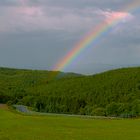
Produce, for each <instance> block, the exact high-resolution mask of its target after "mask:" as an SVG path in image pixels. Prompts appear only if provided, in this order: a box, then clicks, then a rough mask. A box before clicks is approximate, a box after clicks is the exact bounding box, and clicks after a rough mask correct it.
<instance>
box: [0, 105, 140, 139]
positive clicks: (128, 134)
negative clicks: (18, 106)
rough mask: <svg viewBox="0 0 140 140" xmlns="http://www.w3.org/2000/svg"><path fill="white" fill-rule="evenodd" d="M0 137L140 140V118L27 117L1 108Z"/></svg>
mask: <svg viewBox="0 0 140 140" xmlns="http://www.w3.org/2000/svg"><path fill="white" fill-rule="evenodd" d="M0 140H140V120H139V119H119V120H109V119H108V120H106V119H105V120H104V119H89V118H80V117H66V116H25V115H20V114H17V113H16V112H14V113H13V112H11V111H10V110H7V109H5V108H0Z"/></svg>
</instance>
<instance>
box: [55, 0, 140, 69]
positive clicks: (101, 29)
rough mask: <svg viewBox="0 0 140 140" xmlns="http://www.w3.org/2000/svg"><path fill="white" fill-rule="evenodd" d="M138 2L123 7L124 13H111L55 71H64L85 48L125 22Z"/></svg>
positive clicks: (79, 43) (57, 65) (136, 7)
mask: <svg viewBox="0 0 140 140" xmlns="http://www.w3.org/2000/svg"><path fill="white" fill-rule="evenodd" d="M139 5H140V2H138V0H136V1H133V3H131V4H129V5H127V6H125V8H123V10H122V11H124V12H112V14H111V15H108V17H107V18H106V19H105V20H104V21H103V22H102V23H101V24H99V25H98V26H96V27H94V28H93V30H92V31H91V32H90V33H88V34H87V35H86V36H85V37H84V38H82V39H81V40H80V41H79V42H78V43H77V44H76V45H75V46H74V47H73V49H72V50H71V51H69V52H68V53H67V54H66V55H65V57H63V58H62V59H61V60H60V61H58V63H57V64H56V65H55V66H54V68H53V70H55V71H64V70H65V68H66V67H67V66H68V65H70V64H71V63H72V62H73V61H74V60H75V59H76V58H77V57H78V56H79V55H80V54H81V53H82V52H83V51H84V50H85V49H86V48H88V47H93V46H95V44H97V42H99V40H100V38H102V37H104V36H105V35H106V34H107V33H109V32H110V30H112V28H114V27H115V26H116V25H118V24H119V23H120V22H122V21H123V20H125V18H127V17H128V16H129V15H130V14H128V13H133V12H135V11H136V9H138V8H139Z"/></svg>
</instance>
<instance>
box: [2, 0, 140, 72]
mask: <svg viewBox="0 0 140 140" xmlns="http://www.w3.org/2000/svg"><path fill="white" fill-rule="evenodd" d="M136 6H137V7H136ZM139 6H140V2H139V0H134V1H133V2H132V0H123V1H122V0H101V1H100V0H0V66H3V67H15V68H30V69H46V70H51V69H53V67H54V66H55V65H56V64H57V63H58V62H59V61H60V60H61V59H62V58H63V57H64V56H65V55H66V54H67V53H68V52H69V51H70V50H71V49H72V48H74V46H75V44H76V43H77V42H79V40H81V39H82V38H83V37H84V36H85V35H86V34H87V33H89V32H90V31H91V30H93V29H94V28H95V27H97V25H99V24H101V23H102V22H103V21H105V20H107V19H108V18H111V17H116V15H118V14H119V15H125V18H123V20H122V21H121V22H120V23H119V24H117V25H116V26H115V27H113V28H112V29H111V31H110V32H108V33H107V34H106V35H105V36H103V37H102V38H99V40H98V43H97V44H96V46H95V45H93V46H90V47H88V48H87V49H85V50H84V51H83V52H82V53H81V54H79V55H78V57H77V58H75V59H74V61H73V62H72V63H71V64H69V65H68V66H67V67H66V68H65V69H64V71H72V72H77V73H85V74H92V73H95V72H100V71H104V70H106V69H112V68H118V67H122V66H124V67H127V66H134V65H140V61H139V60H140V10H139V8H138V7H139ZM130 7H131V8H130ZM128 9H129V10H128Z"/></svg>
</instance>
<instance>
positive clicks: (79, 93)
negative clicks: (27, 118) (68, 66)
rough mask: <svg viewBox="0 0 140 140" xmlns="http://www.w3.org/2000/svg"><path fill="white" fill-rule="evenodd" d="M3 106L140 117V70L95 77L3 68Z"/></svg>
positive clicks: (0, 74) (0, 87) (0, 81)
mask: <svg viewBox="0 0 140 140" xmlns="http://www.w3.org/2000/svg"><path fill="white" fill-rule="evenodd" d="M56 75H57V76H56ZM0 102H1V103H6V102H8V104H24V105H27V106H31V107H33V108H34V109H35V110H37V111H42V112H55V113H70V114H85V115H100V116H102V115H105V116H122V117H128V116H140V67H137V68H124V69H118V70H112V71H108V72H104V73H101V74H97V75H93V76H82V75H77V74H73V73H72V74H71V73H70V74H64V73H61V74H59V76H58V72H49V71H33V70H16V69H6V68H1V69H0Z"/></svg>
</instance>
